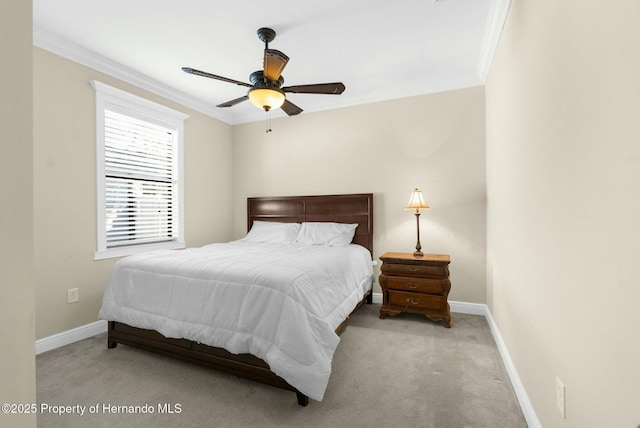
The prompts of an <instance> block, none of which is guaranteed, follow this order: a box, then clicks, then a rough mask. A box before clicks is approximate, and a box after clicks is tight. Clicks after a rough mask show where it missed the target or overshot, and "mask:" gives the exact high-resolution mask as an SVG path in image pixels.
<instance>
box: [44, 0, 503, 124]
mask: <svg viewBox="0 0 640 428" xmlns="http://www.w3.org/2000/svg"><path fill="white" fill-rule="evenodd" d="M509 3H510V0H398V1H393V2H392V1H388V0H348V1H346V0H322V1H301V0H271V1H259V0H231V1H226V0H225V1H213V0H188V1H184V0H183V1H179V0H109V1H104V0H34V1H33V21H34V44H35V45H36V46H39V47H42V48H44V49H47V50H50V51H52V52H54V53H57V54H59V55H62V56H64V57H66V58H69V59H71V60H74V61H76V62H79V63H81V64H85V65H88V66H90V67H93V68H96V69H98V70H100V71H103V72H106V73H108V74H110V75H113V76H114V77H117V78H120V79H122V80H124V81H127V82H129V83H133V84H135V85H137V86H140V87H142V88H143V89H147V90H150V91H152V92H154V93H157V94H159V95H162V96H165V97H167V98H169V99H172V100H174V101H177V102H180V103H182V104H184V105H186V106H188V107H191V108H194V109H196V110H198V111H201V112H203V113H206V114H208V115H210V116H213V117H215V118H218V119H220V120H223V121H225V122H227V123H230V124H237V123H245V122H251V121H256V120H263V119H264V112H262V111H260V110H259V109H257V108H256V107H254V106H253V105H251V103H249V102H248V101H247V102H243V103H241V104H238V105H236V106H234V107H230V108H217V107H215V106H216V104H220V103H223V102H226V101H229V100H231V99H234V98H238V97H241V96H242V95H244V94H245V93H246V88H244V87H241V86H237V85H233V84H231V83H226V82H220V81H216V80H211V79H207V78H203V77H199V76H194V75H189V74H186V73H183V72H182V71H181V67H185V66H188V67H192V68H196V69H199V70H203V71H207V72H209V73H213V74H217V75H220V76H224V77H228V78H231V79H234V80H240V81H243V82H247V83H248V82H249V74H251V73H252V72H253V71H256V70H259V69H261V68H262V55H263V49H264V43H263V42H262V41H260V40H259V39H258V37H257V35H256V30H257V29H258V28H260V27H270V28H273V29H274V30H275V31H276V32H277V36H276V39H275V40H274V41H273V42H271V43H270V44H269V47H270V48H272V49H278V50H280V51H282V52H284V53H285V54H287V55H288V56H289V58H290V61H289V63H288V65H287V67H286V69H285V70H284V73H283V76H284V78H285V86H286V85H300V84H311V83H325V82H337V81H341V82H343V83H344V84H345V86H346V88H347V89H346V90H345V92H344V93H343V94H342V95H339V96H338V95H317V94H287V98H288V99H289V100H290V101H291V102H293V103H295V104H296V105H298V106H300V107H301V108H303V109H304V110H305V112H306V113H309V112H313V111H320V110H326V109H333V108H340V107H346V106H353V105H357V104H363V103H370V102H376V101H383V100H388V99H395V98H404V97H408V96H414V95H422V94H428V93H433V92H439V91H443V90H451V89H457V88H464V87H470V86H476V85H481V84H483V83H484V80H485V78H486V74H487V72H488V69H489V66H490V64H491V59H492V57H493V52H494V50H495V46H496V44H497V41H498V38H499V35H500V31H501V30H502V26H503V23H504V19H505V17H506V14H507V10H508V7H509ZM272 114H273V117H274V118H276V117H281V116H285V115H284V113H283V112H281V111H280V110H276V111H274V112H273V113H272ZM302 114H305V113H302ZM292 120H295V118H292Z"/></svg>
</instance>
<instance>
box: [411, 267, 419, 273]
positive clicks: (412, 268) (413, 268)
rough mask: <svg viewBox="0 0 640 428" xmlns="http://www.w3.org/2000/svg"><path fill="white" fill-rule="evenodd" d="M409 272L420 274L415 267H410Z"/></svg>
mask: <svg viewBox="0 0 640 428" xmlns="http://www.w3.org/2000/svg"><path fill="white" fill-rule="evenodd" d="M409 272H418V268H417V267H414V266H409Z"/></svg>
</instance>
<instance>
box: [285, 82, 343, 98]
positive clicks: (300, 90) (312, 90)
mask: <svg viewBox="0 0 640 428" xmlns="http://www.w3.org/2000/svg"><path fill="white" fill-rule="evenodd" d="M282 90H283V91H284V92H292V93H294V94H334V95H340V94H341V93H343V92H344V90H345V87H344V84H343V83H342V82H336V83H317V84H315V85H297V86H286V87H284V88H282Z"/></svg>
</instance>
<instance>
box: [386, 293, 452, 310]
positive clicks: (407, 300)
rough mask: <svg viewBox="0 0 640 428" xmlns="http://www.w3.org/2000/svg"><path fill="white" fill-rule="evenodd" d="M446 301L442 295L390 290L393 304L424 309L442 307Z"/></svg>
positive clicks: (390, 302)
mask: <svg viewBox="0 0 640 428" xmlns="http://www.w3.org/2000/svg"><path fill="white" fill-rule="evenodd" d="M445 303H446V299H445V298H444V297H440V296H430V295H428V294H419V293H406V292H404V291H394V290H389V304H391V305H398V306H406V307H410V308H422V309H442V308H443V307H445V306H446V304H445Z"/></svg>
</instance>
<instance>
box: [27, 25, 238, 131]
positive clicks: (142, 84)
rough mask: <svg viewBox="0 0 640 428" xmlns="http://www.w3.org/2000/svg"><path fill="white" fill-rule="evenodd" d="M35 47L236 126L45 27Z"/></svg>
mask: <svg viewBox="0 0 640 428" xmlns="http://www.w3.org/2000/svg"><path fill="white" fill-rule="evenodd" d="M33 45H34V46H36V47H39V48H41V49H44V50H47V51H49V52H52V53H54V54H56V55H59V56H61V57H63V58H66V59H69V60H71V61H73V62H77V63H78V64H81V65H84V66H87V67H90V68H92V69H94V70H97V71H99V72H101V73H104V74H107V75H109V76H111V77H115V78H116V79H120V80H122V81H123V82H126V83H130V84H132V85H134V86H136V87H138V88H140V89H144V90H146V91H149V92H151V93H153V94H156V95H159V96H161V97H163V98H166V99H168V100H170V101H173V102H176V103H178V104H181V105H183V106H185V107H188V108H191V109H193V110H196V111H198V112H200V113H203V114H206V115H207V116H211V117H213V118H214V119H218V120H220V121H222V122H225V123H228V124H231V123H232V117H231V115H230V114H228V113H227V114H225V113H226V112H224V111H220V109H216V108H214V107H212V106H211V105H209V104H207V103H205V102H203V101H202V100H199V99H197V98H194V97H192V96H190V95H188V94H186V93H184V92H182V91H178V90H176V89H174V88H172V87H170V86H168V85H165V84H164V83H161V82H159V81H157V80H155V79H152V78H150V77H149V76H146V75H144V74H142V73H140V72H137V71H135V70H133V69H131V68H129V67H126V66H124V65H122V64H120V63H118V62H115V61H112V60H110V59H108V58H106V57H104V56H102V55H98V54H96V53H95V52H91V51H89V50H87V49H85V48H83V47H81V46H79V45H77V44H75V43H72V42H69V41H68V40H64V39H62V38H60V37H57V36H54V35H53V34H51V33H48V32H46V31H44V30H42V29H41V28H36V27H34V29H33Z"/></svg>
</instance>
